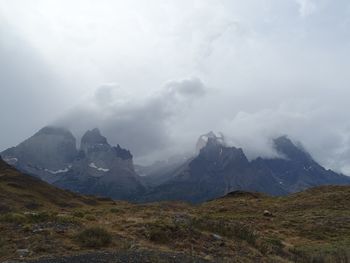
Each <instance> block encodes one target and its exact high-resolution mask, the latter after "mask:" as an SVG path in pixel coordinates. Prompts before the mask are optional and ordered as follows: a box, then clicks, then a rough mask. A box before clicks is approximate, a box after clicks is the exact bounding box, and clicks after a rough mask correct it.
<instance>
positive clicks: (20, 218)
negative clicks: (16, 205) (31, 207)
mask: <svg viewBox="0 0 350 263" xmlns="http://www.w3.org/2000/svg"><path fill="white" fill-rule="evenodd" d="M26 221H27V218H26V216H25V215H23V214H18V213H6V214H3V215H1V216H0V222H4V223H15V224H23V223H25V222H26Z"/></svg>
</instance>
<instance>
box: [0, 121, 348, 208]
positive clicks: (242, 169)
mask: <svg viewBox="0 0 350 263" xmlns="http://www.w3.org/2000/svg"><path fill="white" fill-rule="evenodd" d="M192 145H193V147H194V146H195V148H196V151H195V152H194V153H193V155H192V156H187V157H186V155H181V152H180V153H179V155H178V157H177V158H176V157H173V158H171V159H168V160H167V161H166V162H164V161H163V162H162V161H158V162H155V163H154V164H153V165H150V166H140V165H137V166H136V167H135V166H134V162H133V155H132V152H130V151H129V150H128V149H123V148H122V147H121V146H120V145H119V144H117V146H112V145H110V144H109V143H108V140H107V138H106V137H104V136H103V135H102V134H101V132H100V130H99V129H97V128H95V129H92V130H88V131H86V132H85V133H84V135H83V136H82V138H81V142H80V145H79V148H77V147H76V139H75V137H74V136H73V135H72V133H71V132H70V131H69V130H67V129H64V128H59V127H52V126H49V127H44V128H42V129H41V130H40V131H38V132H37V133H35V134H34V135H33V136H32V137H30V138H28V139H27V140H25V141H24V142H22V143H20V144H19V145H18V146H16V147H12V148H9V149H7V150H5V151H4V152H2V153H1V156H2V158H3V159H4V160H5V161H6V162H7V163H9V164H11V165H13V166H15V167H16V168H17V169H19V170H20V171H22V172H24V173H28V174H31V175H34V176H37V177H39V178H41V179H42V180H44V181H47V182H49V183H52V184H54V185H56V186H58V187H60V188H63V189H69V190H71V191H74V192H77V193H82V194H94V195H100V196H105V197H110V198H113V199H118V200H128V201H133V202H155V201H164V200H172V201H178V200H182V201H188V202H193V203H200V202H204V201H207V200H211V199H215V198H218V197H221V196H224V195H226V194H228V193H230V192H232V191H238V190H241V191H253V192H261V193H266V194H269V195H274V196H282V195H287V194H290V193H295V192H299V191H303V190H305V189H308V188H311V187H315V186H321V185H347V184H350V177H347V176H345V175H342V174H338V173H336V172H333V171H331V170H327V169H325V168H324V167H322V166H321V165H320V164H318V163H317V162H316V161H315V160H314V159H313V158H312V156H311V155H310V154H309V153H308V152H307V151H306V150H305V149H304V148H303V147H302V146H301V144H299V145H297V144H294V143H293V142H292V141H291V140H290V139H289V138H288V137H287V136H282V137H277V138H275V139H274V140H273V149H274V151H275V157H273V158H266V157H263V156H259V157H257V158H256V159H252V160H249V159H248V158H247V156H246V154H245V151H244V149H242V148H237V147H235V146H230V145H228V144H227V142H226V139H225V137H224V136H223V135H222V134H220V135H216V134H215V133H214V132H209V133H207V134H204V135H201V136H199V139H198V140H197V143H193V144H192ZM181 156H182V157H181Z"/></svg>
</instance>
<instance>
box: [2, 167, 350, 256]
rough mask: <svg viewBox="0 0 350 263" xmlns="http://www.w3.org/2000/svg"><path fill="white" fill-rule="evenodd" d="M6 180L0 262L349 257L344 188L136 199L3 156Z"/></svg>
mask: <svg viewBox="0 0 350 263" xmlns="http://www.w3.org/2000/svg"><path fill="white" fill-rule="evenodd" d="M0 187H1V194H2V196H1V207H2V212H1V214H0V261H1V260H13V259H19V258H22V259H26V261H30V260H33V261H30V262H96V261H98V262H128V261H127V260H129V262H348V261H349V260H350V187H347V186H337V187H336V186H325V187H320V188H314V189H310V190H307V191H305V192H301V193H297V194H294V195H290V196H285V197H269V196H266V195H263V194H258V193H248V192H232V193H230V194H228V195H226V196H224V197H222V198H219V199H215V200H212V201H209V202H206V203H203V204H201V205H199V206H193V205H190V204H186V203H175V202H163V203H153V204H143V205H136V204H129V203H126V202H114V201H111V200H108V199H98V198H92V197H82V196H78V195H75V194H72V193H69V192H66V191H63V190H58V189H56V188H54V187H52V186H50V185H48V184H46V183H43V182H41V181H39V180H37V179H35V178H32V177H30V176H27V175H22V174H20V173H19V172H17V171H16V170H14V169H13V168H11V167H9V166H8V165H6V164H4V163H3V162H1V161H0ZM29 201H30V203H29ZM28 204H29V205H28ZM33 204H35V205H33ZM96 226H98V227H96ZM39 257H49V258H51V260H50V259H45V260H44V259H38V258H39ZM123 260H124V261H123ZM133 260H134V261H133ZM137 260H138V261H137Z"/></svg>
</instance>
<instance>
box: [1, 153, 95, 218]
mask: <svg viewBox="0 0 350 263" xmlns="http://www.w3.org/2000/svg"><path fill="white" fill-rule="evenodd" d="M93 203H96V200H95V198H90V197H85V196H81V195H77V194H74V193H71V192H68V191H64V190H61V189H58V188H56V187H54V186H52V185H50V184H48V183H46V182H43V181H41V180H40V179H37V178H35V177H32V176H30V175H25V174H22V173H21V172H19V171H17V170H16V169H14V168H13V167H11V166H10V165H8V164H7V163H5V162H4V161H3V160H2V159H1V158H0V212H1V213H5V212H9V211H12V210H33V209H34V210H36V209H49V208H67V207H82V206H86V205H87V204H93Z"/></svg>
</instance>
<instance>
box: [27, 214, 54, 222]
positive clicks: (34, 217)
mask: <svg viewBox="0 0 350 263" xmlns="http://www.w3.org/2000/svg"><path fill="white" fill-rule="evenodd" d="M26 217H27V220H28V221H29V222H31V223H42V222H47V221H50V219H52V217H53V216H52V215H50V214H49V213H47V212H40V213H29V214H27V215H26Z"/></svg>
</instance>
